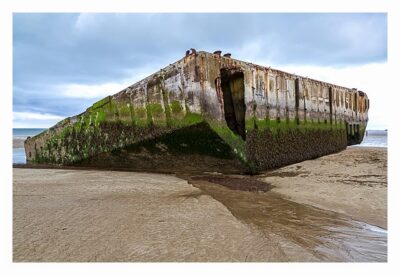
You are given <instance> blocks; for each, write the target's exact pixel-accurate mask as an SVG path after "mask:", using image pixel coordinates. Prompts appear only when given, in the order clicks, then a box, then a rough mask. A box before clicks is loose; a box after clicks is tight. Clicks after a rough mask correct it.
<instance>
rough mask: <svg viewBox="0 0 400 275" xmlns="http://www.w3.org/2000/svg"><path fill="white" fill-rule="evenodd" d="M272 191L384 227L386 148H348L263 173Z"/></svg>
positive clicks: (385, 215)
mask: <svg viewBox="0 0 400 275" xmlns="http://www.w3.org/2000/svg"><path fill="white" fill-rule="evenodd" d="M262 179H263V181H265V182H268V183H271V184H272V186H273V187H274V188H273V192H276V193H279V194H281V195H283V196H284V197H286V198H288V199H290V200H292V201H295V202H298V203H302V204H308V205H312V206H315V207H318V208H322V209H327V210H331V211H335V212H339V213H343V214H346V215H348V216H350V217H352V218H354V219H356V220H359V221H363V222H366V223H369V224H373V225H377V226H379V227H382V228H385V229H387V149H386V148H373V147H351V148H348V149H347V150H345V151H343V152H341V153H339V154H333V155H329V156H324V157H321V158H318V159H316V160H309V161H304V162H301V163H297V164H294V165H289V166H286V167H284V168H281V169H278V170H276V171H272V172H269V173H266V174H265V175H264V176H263V177H262Z"/></svg>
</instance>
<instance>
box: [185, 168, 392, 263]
mask: <svg viewBox="0 0 400 275" xmlns="http://www.w3.org/2000/svg"><path fill="white" fill-rule="evenodd" d="M182 178H185V179H186V180H188V181H189V183H190V184H192V185H193V186H195V187H197V188H199V189H200V190H201V191H202V193H203V194H204V195H209V196H211V197H213V198H214V199H216V200H218V201H219V202H221V203H222V204H223V205H225V207H227V208H228V209H229V211H230V212H231V213H232V215H233V216H235V217H236V218H237V219H239V220H240V221H242V222H244V223H246V224H248V225H249V226H251V227H254V228H256V230H258V231H259V232H261V233H262V235H263V236H265V240H264V241H263V243H262V244H260V246H265V249H267V247H268V246H271V245H278V246H279V247H280V249H281V251H282V253H281V254H280V256H279V257H278V258H277V259H273V260H274V261H328V262H332V261H334V262H337V261H339V262H342V261H346V262H348V261H349V262H352V261H355V262H385V261H387V231H386V230H384V229H381V228H379V227H375V226H372V225H369V224H366V223H362V222H358V221H354V220H352V219H350V218H349V217H347V216H345V215H342V214H338V213H335V212H331V211H326V210H321V209H318V208H315V207H311V206H307V205H303V204H299V203H295V202H292V201H289V200H286V199H284V198H282V197H281V196H279V195H278V194H276V193H274V192H273V191H269V190H270V189H271V186H270V185H269V184H268V183H265V182H260V181H258V180H257V178H256V177H250V176H213V175H210V176H209V175H206V176H205V175H201V176H182ZM244 190H245V191H244ZM256 190H258V191H256ZM260 190H261V191H260ZM258 249H260V248H258Z"/></svg>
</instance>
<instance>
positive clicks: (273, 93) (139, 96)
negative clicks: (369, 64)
mask: <svg viewBox="0 0 400 275" xmlns="http://www.w3.org/2000/svg"><path fill="white" fill-rule="evenodd" d="M368 109H369V100H368V97H367V95H366V93H364V92H362V91H358V90H357V89H349V88H345V87H341V86H338V85H334V84H329V83H325V82H322V81H317V80H313V79H309V78H304V77H301V76H298V75H294V74H289V73H286V72H283V71H280V70H276V69H272V68H270V67H263V66H259V65H255V64H252V63H248V62H244V61H240V60H236V59H233V58H231V55H230V54H225V55H223V56H221V52H220V51H216V52H214V53H208V52H202V51H201V52H198V51H195V50H194V49H191V50H190V51H187V52H186V55H185V57H183V58H182V59H181V60H179V61H177V62H175V63H173V64H171V65H169V66H167V67H165V68H163V69H161V70H160V71H158V72H156V73H154V74H152V75H150V76H149V77H147V78H145V79H143V80H141V81H139V82H137V83H135V84H133V85H131V86H129V87H127V88H126V89H124V90H122V91H120V92H118V93H116V94H114V95H112V96H108V97H106V98H104V99H102V100H100V101H98V102H96V103H94V104H93V105H92V106H90V107H89V108H88V109H87V110H86V111H85V112H83V113H81V114H79V115H76V116H73V117H70V118H66V119H64V120H63V121H61V122H59V123H57V124H56V125H55V126H53V127H51V128H49V129H48V130H46V131H44V132H43V133H41V134H39V135H37V136H35V137H32V138H28V139H27V140H26V142H25V151H26V157H27V161H28V163H30V164H35V163H44V164H55V165H73V166H95V167H107V168H123V169H132V170H141V169H144V170H153V171H161V172H173V171H175V170H187V171H220V172H238V173H240V172H247V173H257V172H259V171H261V170H265V169H270V168H274V167H280V166H283V165H287V164H290V163H295V162H299V161H303V160H306V159H311V158H316V157H319V156H323V155H326V154H330V153H334V152H338V151H340V150H343V149H345V148H346V146H347V145H352V144H357V143H360V142H361V141H362V139H363V136H364V131H365V127H366V125H367V121H368Z"/></svg>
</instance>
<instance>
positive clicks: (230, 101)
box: [220, 69, 246, 140]
mask: <svg viewBox="0 0 400 275" xmlns="http://www.w3.org/2000/svg"><path fill="white" fill-rule="evenodd" d="M220 73H221V89H222V93H223V97H224V112H225V120H226V124H227V125H228V127H229V129H231V130H232V131H233V132H234V133H235V134H237V135H239V136H241V137H242V139H243V140H246V130H245V114H246V105H245V103H244V75H243V72H241V71H238V70H226V69H222V70H221V71H220Z"/></svg>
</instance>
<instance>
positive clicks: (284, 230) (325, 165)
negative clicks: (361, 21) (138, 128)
mask: <svg viewBox="0 0 400 275" xmlns="http://www.w3.org/2000/svg"><path fill="white" fill-rule="evenodd" d="M350 158H353V161H352V162H351V161H350V160H349V159H350ZM348 162H351V163H353V165H352V166H351V165H350V164H349V163H348ZM382 162H383V163H382ZM333 163H336V165H338V166H335V165H333ZM385 165H386V150H382V149H381V150H375V149H370V148H360V149H358V148H355V149H353V148H351V149H348V150H346V151H344V152H341V153H339V154H335V155H331V156H326V157H323V158H319V159H316V160H311V161H306V162H302V163H300V164H296V165H292V166H288V167H285V168H282V169H278V170H275V171H271V172H269V173H266V174H265V175H262V176H258V177H249V176H240V175H231V176H227V175H212V174H203V175H180V177H181V178H183V179H181V178H178V177H176V176H173V175H163V174H150V173H138V172H117V171H85V170H61V169H29V168H24V169H21V168H15V169H14V170H13V171H14V185H13V193H14V197H13V260H14V261H57V262H58V261H79V262H81V261H85V262H86V261H139V262H142V261H151V262H159V261H202V262H203V261H228V262H232V261H233V262H236V261H240V262H244V261H257V262H268V261H387V234H386V231H385V230H381V229H380V228H378V227H374V226H371V225H369V224H368V223H365V222H369V223H373V224H377V225H380V226H382V227H383V225H385V224H386V185H387V184H386V181H385V183H384V182H383V178H384V177H386V168H385V167H386V166H385ZM298 166H300V168H299V167H298ZM330 167H331V169H330ZM338 167H344V168H343V169H338ZM374 167H375V168H376V167H381V169H380V170H379V171H380V174H378V171H377V170H376V169H378V168H376V169H375V168H374ZM296 171H297V172H296ZM299 171H301V172H299ZM318 171H319V172H318ZM322 174H324V175H326V177H327V178H324V177H323V176H322ZM302 175H303V176H304V175H306V177H302ZM328 175H330V176H329V177H328ZM349 175H351V176H349ZM356 175H360V176H359V177H357V178H355V176H356ZM376 175H380V176H379V177H378V176H376ZM363 176H364V177H363ZM378 178H379V181H378V180H377V179H378ZM185 179H186V180H185ZM304 179H307V180H306V181H302V180H304ZM285 180H286V181H285ZM326 180H330V181H329V182H328V183H325V181H326ZM352 180H353V181H352ZM371 181H374V183H371ZM361 182H362V183H361ZM188 183H189V184H188ZM364 183H365V184H364ZM289 184H292V185H293V186H289ZM369 185H372V186H369ZM331 187H332V188H331ZM339 187H342V188H350V187H351V189H346V190H347V192H345V193H346V194H341V193H338V192H339V191H341V188H339ZM292 189H293V190H292ZM244 190H245V191H244ZM294 190H297V192H295V191H294ZM348 193H350V194H348ZM335 194H337V195H335ZM318 196H321V198H319V199H317V197H318ZM357 196H358V197H362V198H363V199H359V201H363V200H365V201H366V202H369V203H364V204H362V207H361V206H360V205H358V203H357V202H349V201H350V200H354V198H355V197H357ZM289 198H290V199H289ZM316 206H318V207H316ZM352 206H353V207H358V208H357V209H358V210H357V211H353V212H351V211H350V209H351V208H352ZM363 207H364V208H363ZM383 209H384V210H383ZM361 210H362V211H361ZM367 212H369V213H368V215H367ZM376 215H383V216H384V217H377V216H376ZM373 221H376V222H373Z"/></svg>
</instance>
